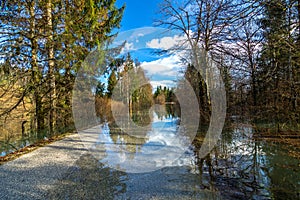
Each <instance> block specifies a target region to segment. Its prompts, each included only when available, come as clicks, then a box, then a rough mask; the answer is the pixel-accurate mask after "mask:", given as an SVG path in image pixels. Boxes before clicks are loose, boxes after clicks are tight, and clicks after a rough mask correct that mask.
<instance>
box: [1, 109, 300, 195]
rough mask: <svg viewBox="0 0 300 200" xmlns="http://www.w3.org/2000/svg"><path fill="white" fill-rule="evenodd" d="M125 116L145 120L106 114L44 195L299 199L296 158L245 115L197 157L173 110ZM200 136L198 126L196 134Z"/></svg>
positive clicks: (195, 146) (196, 147)
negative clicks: (127, 122) (133, 127)
mask: <svg viewBox="0 0 300 200" xmlns="http://www.w3.org/2000/svg"><path fill="white" fill-rule="evenodd" d="M133 121H135V122H136V123H137V124H139V125H140V126H141V127H145V128H144V129H141V130H142V131H141V132H139V133H129V132H127V133H126V131H125V132H124V131H121V130H120V129H119V128H118V127H116V126H115V125H113V124H111V123H108V122H107V123H103V124H101V125H99V126H97V127H96V129H94V130H93V135H91V138H92V139H93V142H92V143H90V146H89V147H88V148H89V149H90V151H89V154H85V155H82V156H81V158H80V159H78V160H77V162H76V163H75V165H76V168H72V169H70V170H69V172H68V174H66V176H65V177H64V178H63V179H62V180H61V182H58V183H57V187H55V188H54V189H53V190H51V191H49V195H48V198H49V199H75V198H76V199H300V160H298V159H296V158H294V157H292V156H290V155H289V153H288V152H289V150H291V149H290V148H292V147H288V146H285V145H282V144H277V143H272V142H266V141H263V140H256V139H255V137H253V134H254V133H253V130H252V127H251V125H250V124H248V123H235V124H234V125H232V126H231V127H232V128H230V129H226V130H225V131H223V133H222V135H221V138H220V139H219V141H218V143H217V145H216V146H215V148H213V149H212V151H211V152H210V153H209V154H208V155H206V156H205V157H199V143H195V142H192V141H193V140H192V139H193V138H190V137H186V136H185V135H184V134H183V132H182V129H181V124H180V117H178V115H177V114H176V112H174V110H172V109H167V111H164V112H161V111H155V110H154V111H151V112H150V113H146V115H145V113H136V114H135V115H134V116H133ZM94 133H96V134H94ZM95 135H96V137H95ZM86 136H87V137H89V136H90V135H88V134H87V135H86ZM204 136H205V132H204V133H198V134H197V141H202V140H201V139H202V138H203V137H204ZM83 138H84V137H83ZM194 141H196V140H194ZM27 142H28V141H27ZM23 145H26V143H23ZM200 145H201V144H200ZM3 152H4V151H3ZM2 154H3V153H2Z"/></svg>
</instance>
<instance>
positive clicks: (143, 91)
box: [0, 0, 300, 144]
mask: <svg viewBox="0 0 300 200" xmlns="http://www.w3.org/2000/svg"><path fill="white" fill-rule="evenodd" d="M115 3H116V1H115V0H110V1H104V0H92V1H86V0H79V1H69V0H67V1H64V0H61V1H58V0H47V1H32V0H26V1H15V0H10V1H2V2H1V6H0V10H1V12H0V49H1V51H0V52H1V54H0V56H1V60H0V61H1V65H0V74H1V77H0V101H1V107H0V127H1V135H0V138H1V140H2V141H4V143H6V144H8V143H10V140H11V139H13V138H14V137H19V136H20V135H22V136H25V135H31V136H33V137H35V138H38V139H42V138H44V137H51V136H53V135H56V134H60V133H64V132H68V131H71V130H74V122H73V119H72V90H73V85H74V81H75V78H76V76H77V73H78V71H79V69H80V67H81V64H82V63H83V62H84V59H85V57H86V56H87V55H88V54H89V53H91V52H92V51H94V50H97V49H98V50H99V51H101V49H103V47H104V46H105V45H107V43H109V42H110V41H111V40H113V38H114V37H115V36H116V35H117V34H118V28H119V27H120V22H121V20H122V14H123V11H124V9H126V6H125V5H124V6H123V7H120V8H118V7H116V5H115ZM299 19H300V1H299V0H272V1H271V0H237V1H230V0H222V1H214V0H186V1H172V0H164V1H162V3H161V4H160V5H159V9H158V16H157V20H155V21H154V25H155V26H158V27H164V28H168V29H171V30H176V31H178V32H179V33H180V34H182V35H184V36H185V37H186V38H187V41H186V42H187V44H188V45H189V46H190V48H191V49H193V48H195V47H199V48H201V49H203V50H204V51H205V54H206V56H207V57H209V58H210V59H212V60H213V61H214V62H215V63H217V66H218V69H219V71H220V73H221V74H222V78H223V81H224V83H225V89H226V101H227V118H226V119H227V121H228V122H230V120H231V119H232V118H233V117H236V116H238V117H240V118H243V119H246V120H250V122H251V123H252V124H253V125H254V126H255V128H256V129H257V131H258V132H259V133H260V134H265V136H266V137H272V136H278V135H279V136H280V135H286V136H287V137H290V138H293V137H295V138H297V137H299V112H300V108H299V102H300V100H299V92H300V67H299V65H300V48H299V47H300V20H299ZM134 59H135V58H131V57H130V55H129V54H128V55H127V56H125V57H122V58H117V59H114V60H112V61H111V62H110V64H108V65H107V66H105V67H104V68H103V69H100V70H99V71H100V72H99V73H102V74H106V77H107V84H105V83H104V82H101V81H99V83H98V84H97V85H98V86H97V88H96V89H95V93H94V95H95V96H96V97H97V98H96V102H95V105H96V110H97V111H98V115H103V113H106V115H108V114H107V112H109V111H108V110H107V109H109V106H107V105H109V104H110V103H109V101H110V100H109V99H110V98H111V95H112V91H113V89H114V87H115V85H116V83H117V82H118V80H119V79H120V78H121V77H122V76H124V73H125V74H126V71H128V70H130V69H134V70H135V73H136V76H142V77H144V79H147V77H146V75H145V72H144V71H143V69H142V68H141V67H139V63H138V61H136V60H134ZM120 66H126V67H127V68H126V67H125V68H123V69H122V70H120ZM182 73H183V74H184V78H185V79H187V80H188V81H189V82H190V84H191V85H192V87H193V89H194V92H195V94H196V96H197V98H198V101H199V102H200V107H199V112H200V113H201V117H202V118H201V121H202V123H208V122H209V119H210V114H211V113H210V112H211V102H210V96H209V93H208V92H207V84H206V82H205V79H204V77H202V75H201V73H200V72H198V71H197V70H196V69H195V67H194V66H193V65H192V64H191V63H187V64H186V68H185V69H184V70H183V72H182ZM97 80H98V79H97ZM97 80H95V81H97ZM132 80H134V78H133V79H132ZM136 80H138V79H136ZM179 81H180V80H179ZM127 84H128V83H127ZM154 89H156V91H154V90H153V88H152V86H151V85H150V83H149V84H147V85H145V86H143V87H140V88H139V89H138V90H136V91H135V92H134V94H132V95H129V96H128V98H127V99H128V102H127V103H129V104H130V107H129V108H130V110H131V112H132V110H137V109H138V108H140V107H145V108H149V107H151V105H153V104H155V103H156V104H157V103H158V104H164V103H165V102H175V101H176V97H174V91H173V88H166V87H165V88H162V87H161V86H160V87H158V88H154ZM153 91H154V94H153ZM101 105H105V106H102V107H101ZM107 107H108V108H107Z"/></svg>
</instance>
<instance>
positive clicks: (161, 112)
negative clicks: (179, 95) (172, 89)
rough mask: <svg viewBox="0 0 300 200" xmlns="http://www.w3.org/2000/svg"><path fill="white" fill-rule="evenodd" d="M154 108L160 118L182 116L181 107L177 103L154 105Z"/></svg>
mask: <svg viewBox="0 0 300 200" xmlns="http://www.w3.org/2000/svg"><path fill="white" fill-rule="evenodd" d="M153 110H154V112H155V114H156V115H157V117H158V119H160V120H162V119H167V118H174V117H179V116H180V107H179V106H177V105H171V104H166V105H158V104H156V105H154V106H153Z"/></svg>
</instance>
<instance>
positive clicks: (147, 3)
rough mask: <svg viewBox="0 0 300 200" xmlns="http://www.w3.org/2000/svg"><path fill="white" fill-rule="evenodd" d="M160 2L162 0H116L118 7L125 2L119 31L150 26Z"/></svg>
mask: <svg viewBox="0 0 300 200" xmlns="http://www.w3.org/2000/svg"><path fill="white" fill-rule="evenodd" d="M161 2H162V0H117V6H118V7H121V6H122V5H123V4H124V3H125V4H126V9H125V12H124V15H123V19H122V22H121V31H126V30H130V29H133V28H141V27H146V26H152V25H153V21H154V20H155V15H156V12H157V11H158V10H159V9H158V4H159V3H161Z"/></svg>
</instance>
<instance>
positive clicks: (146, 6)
mask: <svg viewBox="0 0 300 200" xmlns="http://www.w3.org/2000/svg"><path fill="white" fill-rule="evenodd" d="M161 2H162V0H117V3H116V4H117V7H121V6H122V5H123V4H125V5H126V8H125V11H124V15H123V18H122V22H121V28H120V30H119V34H118V37H117V38H116V40H115V42H116V44H121V43H123V42H124V41H126V42H127V44H126V45H125V48H124V49H123V50H124V51H123V53H124V54H127V52H130V54H131V55H132V57H133V58H134V59H138V60H139V61H140V62H141V63H142V67H143V69H144V70H145V71H146V75H147V76H148V78H150V83H151V84H152V87H153V88H154V89H155V88H156V87H157V86H159V85H161V86H167V87H175V85H176V84H175V82H174V81H175V80H178V77H179V76H178V75H179V73H178V71H180V69H181V66H180V64H179V63H178V62H179V58H178V57H176V56H174V55H169V56H166V55H157V54H154V53H153V51H157V50H162V49H163V50H166V49H168V47H169V48H170V46H172V45H175V44H176V42H178V41H177V39H178V34H176V33H175V32H174V31H170V32H168V33H165V32H166V29H162V28H159V27H155V28H154V27H153V23H154V21H155V20H156V19H157V13H158V11H159V4H160V3H161ZM181 75H182V74H181Z"/></svg>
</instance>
